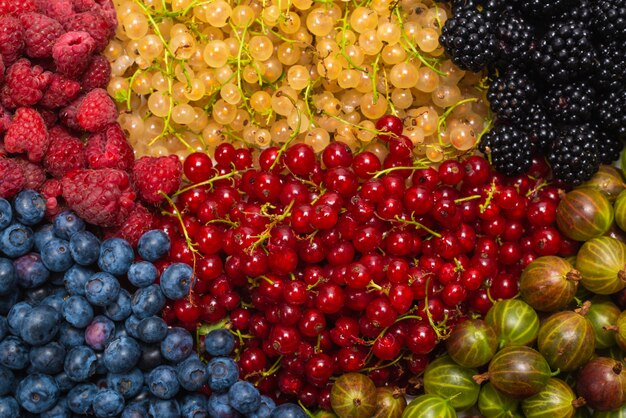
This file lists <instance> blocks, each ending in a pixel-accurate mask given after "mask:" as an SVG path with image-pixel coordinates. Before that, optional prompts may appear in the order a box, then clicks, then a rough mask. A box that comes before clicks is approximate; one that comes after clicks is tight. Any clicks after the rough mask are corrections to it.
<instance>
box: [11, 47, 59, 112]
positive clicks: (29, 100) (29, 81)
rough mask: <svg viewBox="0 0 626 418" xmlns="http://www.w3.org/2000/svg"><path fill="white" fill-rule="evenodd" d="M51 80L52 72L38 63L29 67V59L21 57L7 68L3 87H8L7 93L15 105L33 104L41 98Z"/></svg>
mask: <svg viewBox="0 0 626 418" xmlns="http://www.w3.org/2000/svg"><path fill="white" fill-rule="evenodd" d="M51 80H52V73H50V72H49V71H44V70H43V68H41V67H40V66H39V65H34V66H32V67H31V64H30V61H28V60H27V59H26V58H22V59H20V60H19V61H17V62H16V63H15V64H13V65H12V66H11V67H9V69H8V70H7V73H6V85H5V86H4V87H3V89H4V88H6V89H8V91H7V94H9V95H10V97H11V100H12V103H13V104H15V106H17V107H20V106H33V105H35V104H37V103H38V102H39V100H41V98H42V97H43V92H44V90H45V89H46V88H47V87H48V85H49V84H50V81H51Z"/></svg>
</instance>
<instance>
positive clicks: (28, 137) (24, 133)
mask: <svg viewBox="0 0 626 418" xmlns="http://www.w3.org/2000/svg"><path fill="white" fill-rule="evenodd" d="M4 146H5V148H6V150H7V151H8V152H12V153H21V152H25V153H27V154H28V160H29V161H32V162H34V163H36V162H39V161H41V160H42V159H43V156H44V154H45V152H46V150H47V149H48V130H47V129H46V124H45V122H44V120H43V118H42V117H41V115H40V114H39V112H37V111H36V110H35V109H30V108H26V107H20V108H19V109H17V111H16V112H15V115H14V116H13V121H12V122H11V125H10V126H9V130H8V131H7V134H6V136H5V137H4Z"/></svg>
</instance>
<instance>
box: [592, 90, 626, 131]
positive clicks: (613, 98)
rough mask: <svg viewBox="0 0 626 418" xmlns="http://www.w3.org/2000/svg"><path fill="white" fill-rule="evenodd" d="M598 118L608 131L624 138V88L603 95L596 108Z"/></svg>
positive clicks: (625, 108)
mask: <svg viewBox="0 0 626 418" xmlns="http://www.w3.org/2000/svg"><path fill="white" fill-rule="evenodd" d="M598 112H599V115H598V116H599V119H600V120H601V121H602V124H603V126H606V127H607V128H608V130H609V131H611V132H614V133H615V134H617V135H619V137H620V138H626V88H622V89H621V90H617V91H612V92H610V93H608V94H607V95H606V96H604V98H603V100H602V101H601V102H600V104H599V108H598Z"/></svg>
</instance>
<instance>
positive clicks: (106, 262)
mask: <svg viewBox="0 0 626 418" xmlns="http://www.w3.org/2000/svg"><path fill="white" fill-rule="evenodd" d="M133 258H134V253H133V248H132V247H131V246H130V244H129V243H128V242H126V241H124V240H123V239H120V238H111V239H107V240H105V241H103V242H102V244H101V245H100V256H99V257H98V267H100V269H101V270H102V271H105V272H107V273H111V274H113V275H116V276H122V275H125V274H126V273H127V272H128V269H129V268H130V265H131V263H132V262H133Z"/></svg>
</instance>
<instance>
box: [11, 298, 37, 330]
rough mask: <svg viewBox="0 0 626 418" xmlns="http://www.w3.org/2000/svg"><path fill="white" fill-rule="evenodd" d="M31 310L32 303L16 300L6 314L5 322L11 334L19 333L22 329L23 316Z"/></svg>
mask: <svg viewBox="0 0 626 418" xmlns="http://www.w3.org/2000/svg"><path fill="white" fill-rule="evenodd" d="M32 310H33V305H32V304H31V303H29V302H18V303H16V304H15V305H13V307H12V308H11V310H10V311H9V314H8V315H7V323H8V325H9V331H10V332H11V334H13V335H20V330H21V329H22V324H23V323H24V317H25V316H26V314H27V313H29V312H30V311H32Z"/></svg>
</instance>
